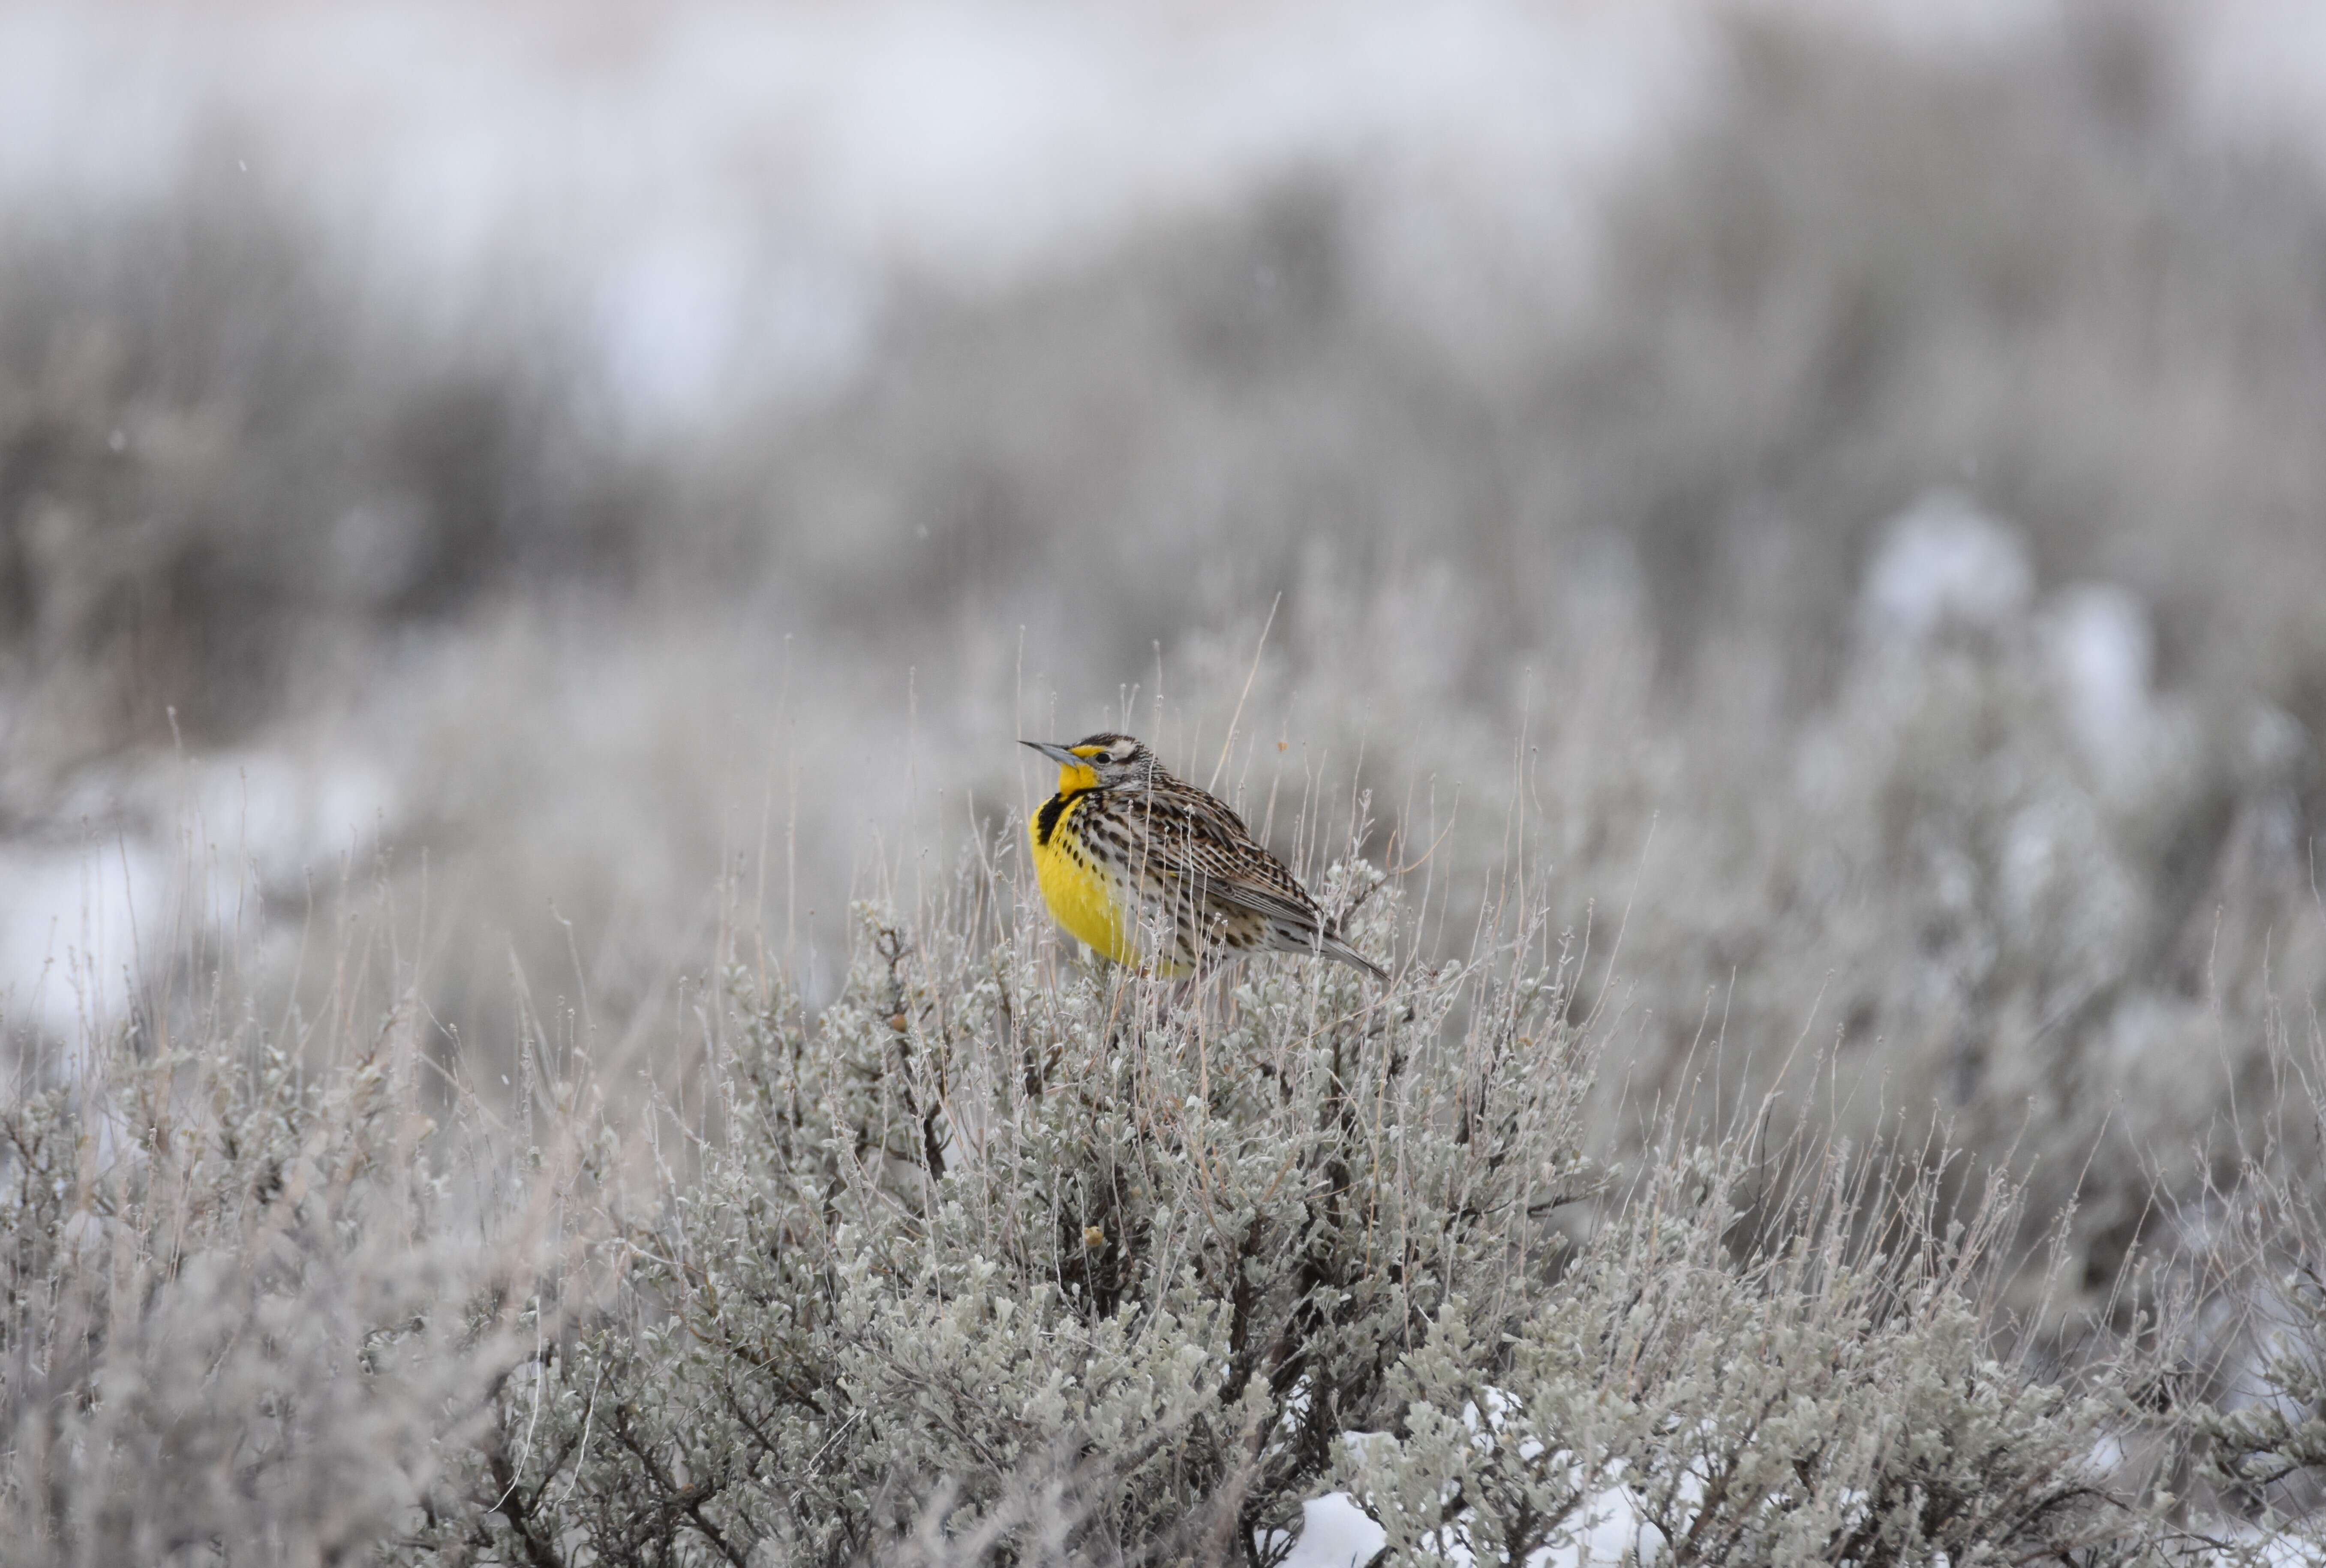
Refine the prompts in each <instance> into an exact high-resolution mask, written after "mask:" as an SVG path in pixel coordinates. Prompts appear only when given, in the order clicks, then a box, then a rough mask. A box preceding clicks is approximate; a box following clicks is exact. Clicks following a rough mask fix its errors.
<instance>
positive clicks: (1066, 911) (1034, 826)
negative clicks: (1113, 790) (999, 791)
mask: <svg viewBox="0 0 2326 1568" xmlns="http://www.w3.org/2000/svg"><path fill="white" fill-rule="evenodd" d="M1091 798H1092V797H1091V796H1089V795H1086V794H1079V793H1078V794H1072V795H1068V796H1066V797H1065V803H1064V805H1062V806H1060V805H1058V803H1057V802H1056V800H1053V801H1052V802H1051V805H1050V806H1045V807H1044V808H1043V809H1042V810H1041V811H1040V812H1037V813H1036V815H1035V817H1034V819H1033V820H1032V821H1029V822H1028V823H1027V824H1026V836H1027V838H1028V840H1031V842H1032V844H1033V848H1034V880H1035V882H1036V884H1037V886H1040V888H1041V889H1042V902H1043V903H1045V904H1047V905H1049V906H1050V914H1051V916H1052V917H1053V918H1055V919H1056V921H1057V923H1059V924H1060V925H1062V926H1064V927H1065V929H1066V932H1067V934H1068V935H1070V936H1073V937H1075V939H1077V940H1078V941H1082V942H1088V943H1090V945H1091V946H1092V947H1093V948H1094V949H1096V950H1097V951H1099V952H1101V953H1103V954H1104V955H1105V956H1106V957H1108V958H1110V959H1112V960H1114V961H1115V962H1117V963H1131V962H1134V961H1136V960H1137V959H1138V956H1139V955H1138V954H1137V952H1136V951H1133V949H1132V946H1131V942H1130V935H1131V933H1132V929H1133V927H1132V923H1131V920H1130V916H1129V914H1128V912H1127V911H1126V910H1124V908H1123V907H1122V895H1121V888H1120V887H1119V886H1117V885H1116V882H1115V879H1114V878H1113V877H1111V876H1109V875H1108V874H1107V873H1106V872H1105V871H1104V870H1103V869H1101V868H1100V867H1099V865H1098V862H1097V861H1096V860H1094V859H1093V858H1092V857H1091V856H1090V855H1089V854H1088V853H1087V852H1086V851H1084V849H1081V847H1080V845H1079V840H1080V838H1081V834H1080V833H1079V832H1077V831H1076V830H1075V820H1074V818H1075V812H1078V811H1080V810H1082V809H1083V805H1084V803H1085V802H1086V801H1088V800H1090V799H1091ZM1051 806H1056V807H1057V810H1056V812H1053V811H1052V810H1051ZM1046 821H1047V826H1046Z"/></svg>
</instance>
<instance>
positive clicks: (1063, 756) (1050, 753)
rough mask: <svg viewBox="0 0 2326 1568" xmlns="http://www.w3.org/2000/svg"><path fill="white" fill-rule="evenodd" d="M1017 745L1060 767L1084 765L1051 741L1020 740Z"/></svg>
mask: <svg viewBox="0 0 2326 1568" xmlns="http://www.w3.org/2000/svg"><path fill="white" fill-rule="evenodd" d="M1018 744H1019V745H1020V746H1025V747H1032V748H1033V749H1034V750H1036V751H1038V752H1040V753H1041V754H1042V755H1043V756H1047V757H1048V758H1049V759H1050V760H1051V761H1052V762H1055V763H1056V764H1057V765H1059V766H1060V767H1081V766H1084V762H1083V759H1082V758H1081V757H1079V756H1075V754H1074V753H1073V752H1071V751H1068V750H1067V749H1066V748H1065V747H1063V746H1059V745H1057V744H1056V743H1055V742H1052V741H1047V740H1021V741H1019V743H1018Z"/></svg>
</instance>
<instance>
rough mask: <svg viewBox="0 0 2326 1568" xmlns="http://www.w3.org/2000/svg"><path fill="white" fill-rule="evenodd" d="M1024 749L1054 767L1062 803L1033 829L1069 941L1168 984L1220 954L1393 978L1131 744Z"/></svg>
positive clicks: (1041, 875) (1090, 741) (1245, 834)
mask: <svg viewBox="0 0 2326 1568" xmlns="http://www.w3.org/2000/svg"><path fill="white" fill-rule="evenodd" d="M1019 744H1020V745H1024V746H1029V747H1033V748H1034V749H1035V750H1036V751H1038V752H1040V753H1041V754H1042V755H1043V756H1047V757H1048V758H1049V759H1050V760H1051V761H1053V762H1055V763H1056V764H1057V765H1058V793H1056V794H1055V795H1052V796H1051V797H1050V798H1049V800H1048V801H1047V803H1045V804H1044V805H1043V807H1042V809H1041V810H1040V811H1038V812H1035V813H1034V819H1033V821H1030V822H1028V823H1027V824H1026V829H1027V835H1028V837H1029V838H1030V839H1032V840H1033V841H1034V876H1035V879H1036V880H1037V882H1039V883H1040V885H1041V888H1042V898H1043V901H1044V902H1045V903H1047V904H1048V905H1049V906H1050V913H1051V914H1052V915H1054V916H1056V919H1057V922H1058V923H1059V924H1060V925H1062V926H1064V927H1065V928H1066V931H1067V932H1069V933H1070V934H1072V935H1074V936H1075V937H1077V938H1079V939H1081V940H1082V941H1084V942H1088V943H1089V944H1090V945H1091V946H1092V947H1093V948H1094V949H1096V950H1097V951H1099V952H1101V953H1103V954H1104V955H1105V956H1106V957H1108V958H1110V959H1112V960H1114V961H1115V962H1117V963H1129V964H1143V965H1145V966H1147V967H1148V968H1149V969H1151V970H1154V971H1155V972H1156V973H1158V974H1163V975H1184V974H1186V973H1187V972H1188V971H1189V970H1193V969H1194V968H1195V967H1196V964H1197V963H1198V962H1199V961H1201V960H1202V959H1204V958H1205V956H1206V955H1208V954H1211V953H1214V952H1217V951H1227V952H1231V953H1246V952H1261V951H1274V952H1305V953H1321V954H1322V955H1323V956H1325V957H1326V958H1329V959H1338V960H1340V961H1341V962H1343V963H1344V964H1354V965H1355V966H1356V967H1357V968H1359V969H1361V970H1364V971H1365V972H1366V973H1367V974H1369V975H1371V976H1372V977H1373V978H1374V979H1388V978H1389V976H1388V973H1387V971H1385V970H1382V968H1381V966H1380V965H1378V964H1375V963H1373V962H1372V961H1370V960H1367V959H1366V958H1364V957H1363V955H1362V954H1360V953H1359V952H1358V951H1357V950H1356V949H1354V948H1353V947H1351V946H1350V945H1349V944H1348V943H1347V942H1343V941H1342V940H1341V937H1340V933H1339V932H1337V931H1336V930H1335V929H1334V923H1333V922H1332V921H1331V920H1329V919H1327V918H1326V914H1325V912H1324V911H1323V910H1321V909H1319V908H1317V901H1316V900H1315V899H1313V898H1311V897H1309V896H1308V890H1307V888H1305V887H1303V886H1300V883H1299V881H1298V878H1296V877H1294V876H1293V875H1292V873H1291V872H1290V871H1289V870H1288V869H1286V868H1285V865H1284V862H1283V861H1281V860H1279V859H1278V858H1276V857H1275V856H1273V855H1271V854H1270V853H1269V852H1268V851H1267V850H1266V849H1262V848H1261V846H1260V845H1259V843H1258V842H1257V841H1255V840H1253V838H1252V836H1251V831H1250V830H1248V829H1246V828H1245V827H1244V825H1243V819H1242V818H1241V817H1239V816H1237V815H1236V814H1235V812H1233V811H1232V810H1230V809H1229V808H1228V806H1227V804H1226V803H1224V802H1223V801H1220V800H1217V799H1215V798H1214V797H1213V796H1212V795H1210V794H1209V793H1205V791H1203V790H1199V789H1197V788H1196V786H1195V785H1194V784H1187V783H1186V782H1184V781H1182V780H1179V779H1176V778H1173V777H1172V776H1171V775H1169V774H1168V773H1167V772H1165V771H1164V767H1163V765H1162V763H1160V762H1159V761H1158V760H1157V759H1156V756H1155V754H1154V753H1153V752H1151V751H1149V750H1148V749H1147V747H1144V746H1141V745H1140V743H1139V742H1138V741H1136V740H1133V739H1132V738H1130V736H1128V735H1112V734H1108V735H1093V736H1091V737H1089V738H1086V739H1083V740H1078V741H1076V742H1075V744H1074V745H1072V746H1056V745H1053V744H1051V743H1050V742H1048V741H1042V740H1028V741H1021V742H1020V743H1019Z"/></svg>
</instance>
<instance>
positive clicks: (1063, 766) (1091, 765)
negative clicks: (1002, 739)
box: [1018, 733, 1162, 794]
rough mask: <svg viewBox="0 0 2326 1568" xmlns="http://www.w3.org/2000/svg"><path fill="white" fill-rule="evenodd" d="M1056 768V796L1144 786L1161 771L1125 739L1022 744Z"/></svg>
mask: <svg viewBox="0 0 2326 1568" xmlns="http://www.w3.org/2000/svg"><path fill="white" fill-rule="evenodd" d="M1018 744H1019V745H1020V746H1026V747H1032V748H1033V749H1034V750H1036V751H1038V752H1040V753H1041V754H1042V755H1043V756H1047V757H1048V758H1049V759H1050V760H1051V761H1052V762H1055V763H1056V764H1057V765H1058V793H1060V794H1071V793H1074V792H1075V791H1076V790H1111V789H1120V788H1121V787H1122V786H1124V785H1125V784H1148V783H1149V782H1151V781H1152V780H1153V778H1154V777H1155V775H1157V774H1158V773H1160V772H1161V771H1162V768H1161V765H1159V764H1158V763H1157V762H1156V760H1155V754H1154V753H1153V752H1151V751H1149V750H1148V749H1147V747H1144V746H1142V745H1140V743H1139V742H1138V741H1136V740H1133V739H1132V738H1130V736H1128V735H1115V734H1112V733H1109V734H1104V735H1086V736H1084V738H1082V739H1080V740H1077V741H1075V743H1074V744H1073V745H1072V746H1059V745H1057V744H1056V743H1055V742H1053V741H1047V740H1021V741H1019V743H1018Z"/></svg>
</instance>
